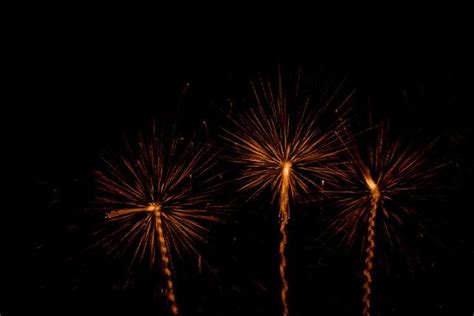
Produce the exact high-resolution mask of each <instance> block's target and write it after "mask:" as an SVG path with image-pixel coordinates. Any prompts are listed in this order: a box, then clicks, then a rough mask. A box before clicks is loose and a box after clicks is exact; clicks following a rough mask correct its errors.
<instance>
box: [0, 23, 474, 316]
mask: <svg viewBox="0 0 474 316" xmlns="http://www.w3.org/2000/svg"><path fill="white" fill-rule="evenodd" d="M214 27H215V28H219V24H216V25H215V26H214ZM143 28H145V27H143ZM143 28H142V27H139V26H137V25H134V26H133V27H132V26H125V25H124V26H123V27H115V26H114V25H113V23H106V22H103V23H97V22H94V23H92V22H91V21H89V20H87V19H77V20H74V22H71V21H68V18H67V17H64V18H61V19H58V20H55V21H51V20H48V21H46V20H44V21H40V22H39V23H38V24H35V25H32V26H31V27H28V28H27V29H26V30H25V31H24V36H22V38H21V40H18V42H21V48H18V49H17V50H16V51H17V53H18V54H17V56H16V57H17V58H18V59H19V61H18V62H17V63H15V65H18V67H17V71H15V76H14V77H12V78H14V79H12V81H14V84H16V83H19V84H20V85H19V86H20V87H21V88H20V89H15V91H17V92H15V95H16V96H15V98H13V99H11V100H10V102H11V104H10V105H8V104H5V105H4V106H5V107H4V110H3V113H4V118H3V121H5V124H4V126H3V128H4V129H5V132H4V137H6V138H7V139H8V140H7V143H6V144H7V146H8V147H10V148H11V149H6V148H5V147H4V154H5V155H9V156H10V155H11V157H9V158H11V159H12V161H13V164H6V165H4V169H6V171H7V174H8V175H10V174H11V175H13V176H14V178H15V180H14V181H13V182H11V183H12V186H13V187H14V189H13V190H14V191H16V192H15V193H14V195H13V196H15V199H12V200H13V201H10V203H12V206H11V207H9V208H8V209H4V210H3V211H2V213H6V214H2V215H3V216H5V220H2V224H4V225H6V228H5V229H3V233H2V245H4V247H3V246H2V247H3V249H4V251H2V261H3V263H2V281H1V284H2V288H3V289H2V298H1V300H0V314H1V315H2V316H8V315H20V314H22V315H28V314H29V315H76V314H77V315H91V314H101V315H121V314H124V315H167V310H166V308H165V306H164V304H165V302H166V301H165V299H164V297H163V296H162V295H161V294H160V289H161V283H160V276H159V273H158V271H157V270H155V271H150V270H147V269H145V268H138V269H137V270H136V271H135V272H134V273H133V274H132V275H130V274H128V272H127V261H126V260H124V259H123V258H111V257H107V256H106V255H105V253H104V251H103V249H101V248H100V247H92V248H91V247H90V246H91V244H92V243H93V241H94V237H93V232H94V231H95V230H96V229H97V226H98V225H100V223H101V220H102V217H101V214H100V213H98V212H95V210H94V199H95V194H96V192H95V171H96V170H98V169H99V168H101V166H102V165H101V159H102V157H103V156H104V155H105V154H108V153H114V152H117V151H118V150H119V149H120V148H121V147H120V146H121V142H122V141H123V138H124V137H125V138H128V139H131V138H132V137H133V135H134V133H136V132H137V131H143V132H146V131H147V130H149V127H150V126H151V124H152V120H153V118H155V119H156V121H157V122H165V124H170V123H176V126H177V129H178V130H179V131H181V132H182V133H183V134H184V135H186V137H191V135H201V136H202V135H205V136H206V137H207V138H208V139H209V140H212V141H214V142H216V144H217V145H218V146H221V145H223V142H222V139H221V138H220V135H221V133H222V128H223V127H226V126H228V125H229V118H228V114H229V113H230V112H232V111H234V112H235V111H240V110H242V109H245V108H246V106H249V105H251V98H250V96H251V93H250V85H249V83H250V81H251V80H254V79H257V78H259V76H264V77H269V78H275V77H276V73H277V69H278V67H281V69H283V73H284V74H288V76H290V77H291V76H292V74H295V73H296V72H298V71H299V70H301V71H302V74H303V78H304V82H305V84H306V85H307V86H308V87H313V88H310V89H309V90H311V92H312V94H313V100H314V101H315V104H317V102H318V99H319V100H320V98H322V97H324V95H323V94H324V92H325V91H334V89H335V88H337V86H338V85H339V84H340V83H341V82H342V81H343V80H345V81H344V84H343V86H342V89H341V90H340V92H339V93H338V94H337V98H339V99H342V98H343V97H344V96H346V95H348V94H349V93H350V92H351V91H353V90H355V93H354V96H353V98H352V99H351V102H350V106H351V108H352V109H353V113H354V114H353V117H354V118H356V119H357V118H361V119H364V118H366V117H367V115H368V109H370V110H371V111H372V114H373V116H374V118H375V119H377V120H383V119H390V122H391V126H392V131H393V132H394V133H395V134H398V135H402V136H404V137H407V138H410V139H412V140H413V141H414V142H415V143H416V145H418V146H420V147H422V146H423V145H426V144H427V143H428V142H429V141H430V140H432V139H437V145H436V148H435V150H434V151H433V153H432V155H433V157H430V159H431V160H432V161H433V163H445V164H446V166H445V167H444V168H443V170H442V172H440V174H439V177H437V178H436V179H435V180H433V181H434V182H433V188H436V189H435V190H434V191H435V194H434V195H435V196H434V197H430V198H429V199H428V201H425V203H420V206H419V209H418V211H419V215H420V218H421V220H422V222H423V224H424V228H425V230H426V231H425V232H423V236H421V235H420V234H421V233H419V232H413V231H411V227H407V231H406V232H400V234H406V238H404V240H405V241H406V242H404V243H403V244H402V245H401V246H399V247H398V248H397V249H393V250H390V249H384V251H382V250H381V253H382V252H383V253H384V257H382V256H381V257H380V258H378V259H377V260H376V267H375V281H374V282H375V284H374V296H373V300H374V315H472V313H473V312H474V305H473V303H472V297H474V296H473V291H472V284H473V283H474V280H473V273H472V267H473V266H474V260H473V256H474V244H473V239H472V221H471V219H472V214H471V213H472V206H471V203H470V201H471V199H472V189H473V188H472V183H473V181H472V180H473V179H472V167H473V164H472V162H473V159H472V154H471V150H470V149H471V143H472V127H471V126H472V123H471V115H470V114H469V112H468V109H469V108H470V106H471V103H472V101H471V100H466V99H465V98H463V97H462V96H463V95H464V94H466V89H471V87H470V86H469V85H468V84H467V80H466V78H468V73H467V70H466V69H467V60H468V58H467V55H468V54H467V52H466V51H464V50H463V48H462V45H461V44H462V40H461V39H459V38H457V37H456V36H454V35H452V34H451V33H450V32H447V33H445V34H442V35H440V34H437V35H436V36H435V35H433V36H431V35H430V34H428V33H427V32H426V30H420V31H416V32H413V31H410V30H401V29H400V30H399V31H397V32H394V33H390V34H389V33H384V35H383V39H382V38H381V37H382V36H378V35H376V34H365V33H359V32H356V31H355V30H351V29H350V28H349V29H348V30H346V31H343V32H340V33H339V32H338V34H337V35H333V34H332V33H331V34H329V33H327V32H325V31H324V29H321V28H320V27H316V26H314V32H313V31H312V30H313V29H312V28H311V27H305V32H304V33H302V32H300V30H297V29H296V27H295V29H294V30H293V29H291V31H290V30H289V29H284V28H282V27H276V28H273V27H270V26H262V27H255V28H253V27H248V28H246V29H240V30H235V29H234V30H233V31H229V32H226V31H223V32H215V33H213V34H211V32H210V31H209V30H198V29H194V28H193V27H192V25H191V26H189V27H183V29H178V28H177V29H173V30H168V31H167V30H165V29H159V28H158V29H159V31H157V32H156V33H155V32H153V31H152V30H150V29H147V31H146V32H145V31H144V30H143ZM210 28H211V29H212V27H210ZM434 33H436V32H434ZM18 47H20V46H18ZM471 74H472V73H471ZM230 104H232V106H233V108H232V109H230ZM10 106H11V107H12V110H11V115H13V118H9V115H10V114H8V115H7V113H8V112H7V110H6V107H10ZM315 106H316V105H315ZM10 145H11V146H10ZM232 168H235V167H232V165H230V164H229V163H227V162H226V161H222V162H221V163H220V164H219V166H218V167H216V172H220V173H222V175H223V179H224V180H223V186H222V187H223V189H222V191H223V192H222V193H221V194H220V196H218V197H216V199H218V200H219V201H230V200H232V202H233V205H232V206H229V211H228V213H227V214H226V216H225V218H224V219H223V222H222V223H221V224H218V225H214V226H212V229H211V233H210V236H209V241H208V243H207V244H205V245H202V246H201V249H202V256H203V257H202V258H203V261H205V262H206V263H207V264H203V265H202V267H201V269H199V268H198V265H197V258H195V257H190V258H184V259H183V260H182V261H178V262H176V266H175V270H176V274H175V283H176V292H177V300H178V303H179V305H180V309H181V312H182V315H228V316H231V315H248V316H250V315H279V313H280V305H279V286H280V284H279V279H278V265H277V262H278V254H277V245H278V240H279V237H278V218H277V206H276V205H271V204H270V202H269V201H270V198H269V196H267V195H263V196H261V197H260V198H258V199H256V200H253V201H250V202H245V203H244V201H245V197H242V199H241V200H240V203H236V201H239V198H238V197H237V198H236V194H235V192H236V188H237V186H238V184H236V183H233V182H232V177H233V176H235V174H236V173H237V172H238V170H237V169H232ZM16 196H18V198H16ZM4 199H5V198H4ZM6 199H10V198H9V197H8V196H7V197H6ZM332 212H333V209H332V208H331V205H330V204H327V203H325V202H322V203H318V202H311V203H304V204H302V205H299V206H294V207H292V217H291V221H290V224H289V247H288V249H289V250H288V269H289V270H288V271H289V272H288V275H289V284H290V286H289V288H290V315H361V297H362V274H361V270H362V268H363V264H362V262H363V259H362V254H361V252H360V247H357V246H356V247H354V248H353V249H345V248H342V247H338V246H337V243H336V242H335V241H333V240H329V239H326V238H325V237H324V235H323V232H324V230H325V229H326V224H327V220H328V218H329V217H330V216H331V214H332ZM420 236H421V237H420ZM4 280H5V281H4ZM32 308H33V309H34V312H27V310H30V309H32Z"/></svg>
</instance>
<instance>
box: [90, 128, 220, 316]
mask: <svg viewBox="0 0 474 316" xmlns="http://www.w3.org/2000/svg"><path fill="white" fill-rule="evenodd" d="M208 147H209V146H200V147H197V146H195V145H194V144H193V143H192V142H188V143H187V142H186V141H184V139H183V138H179V137H160V138H158V137H157V135H156V132H155V129H153V133H152V137H151V138H145V137H143V136H142V137H139V141H138V143H137V146H135V147H133V146H130V145H128V144H126V150H125V153H124V154H123V155H121V156H120V158H119V159H118V160H117V161H116V162H111V161H106V168H105V169H104V171H103V172H100V173H99V176H98V189H99V191H98V192H99V194H98V202H99V203H100V204H101V205H103V207H104V208H105V210H106V212H107V216H106V217H107V219H108V221H109V222H110V224H112V226H113V228H114V231H113V232H112V233H111V234H109V235H108V236H107V237H105V238H104V239H102V240H101V244H102V245H103V246H105V247H107V248H108V249H109V250H108V251H109V253H114V252H115V253H116V254H117V255H121V254H124V253H125V252H126V251H127V250H129V251H130V252H131V254H132V261H131V264H130V267H131V266H132V265H133V264H134V263H137V262H140V261H142V260H143V259H144V258H146V257H147V258H149V263H150V265H151V266H152V265H155V264H157V265H159V267H160V270H161V272H162V273H163V276H164V278H165V288H166V297H167V299H168V302H169V308H170V311H171V312H172V314H173V315H178V305H177V303H176V299H175V294H174V285H173V280H172V264H171V262H172V253H176V254H178V255H181V254H182V252H183V251H187V252H191V253H197V249H196V247H195V245H196V244H197V243H198V242H202V241H204V240H205V235H206V233H207V228H206V225H205V222H209V221H217V218H216V217H215V216H214V215H213V213H212V212H210V210H211V209H212V208H211V207H210V204H209V203H210V200H211V197H212V195H213V193H214V190H213V186H212V185H210V183H212V180H213V178H214V177H213V176H212V175H210V174H211V173H210V171H211V170H212V168H213V166H214V162H213V157H212V155H209V150H208V149H209V148H208ZM203 178H205V179H206V180H204V181H199V179H203Z"/></svg>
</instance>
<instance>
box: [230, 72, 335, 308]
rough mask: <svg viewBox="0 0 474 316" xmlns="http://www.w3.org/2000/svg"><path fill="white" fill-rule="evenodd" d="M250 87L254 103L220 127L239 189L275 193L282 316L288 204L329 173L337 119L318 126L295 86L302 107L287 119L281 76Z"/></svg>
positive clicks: (285, 305)
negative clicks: (236, 168) (226, 126)
mask: <svg viewBox="0 0 474 316" xmlns="http://www.w3.org/2000/svg"><path fill="white" fill-rule="evenodd" d="M252 90H253V94H254V96H255V100H256V107H255V108H253V109H251V110H250V111H249V112H247V113H244V114H241V115H240V116H238V117H237V118H236V119H234V120H233V123H234V128H233V129H227V130H226V136H225V139H226V140H227V141H229V143H230V144H231V145H233V148H234V151H235V153H236V155H235V156H234V157H233V160H234V162H235V163H237V164H239V165H241V166H242V167H243V173H242V176H241V177H240V178H239V180H241V181H242V183H243V185H242V187H241V189H242V190H251V191H252V193H251V198H252V197H255V196H256V195H258V194H260V193H261V192H263V191H265V190H267V189H270V190H271V192H272V194H273V200H274V201H275V200H276V199H277V196H278V197H279V216H280V234H281V240H280V246H279V255H280V265H279V271H280V277H281V282H282V288H281V304H282V309H283V312H282V314H283V315H284V316H287V315H288V283H287V280H286V256H285V252H286V244H287V224H288V221H289V218H290V202H291V200H293V201H295V200H298V199H299V198H300V197H301V195H302V194H305V193H309V191H310V190H311V189H313V188H314V187H318V186H319V185H320V183H321V182H322V181H324V180H327V179H330V178H331V177H333V176H334V169H333V168H332V167H331V166H330V162H332V161H333V159H335V158H336V157H337V156H338V152H339V151H340V150H342V148H341V147H342V146H340V142H339V140H338V138H337V136H336V134H335V133H334V128H335V126H336V125H337V124H338V123H337V124H332V125H331V126H329V127H328V129H327V130H323V129H322V127H321V126H318V123H319V120H318V118H319V115H313V114H312V113H310V111H309V110H308V105H309V102H310V99H309V98H308V97H302V96H300V95H299V94H298V87H297V89H296V93H295V94H296V98H295V100H294V101H295V102H297V104H298V105H302V111H301V112H300V113H299V115H298V116H296V117H295V119H294V118H293V117H291V118H290V115H289V113H288V102H289V100H288V95H287V94H285V91H284V88H283V85H282V80H281V75H280V76H279V80H278V84H277V88H274V87H273V86H272V84H271V83H270V82H265V81H263V80H260V81H259V84H255V83H252ZM291 101H293V100H291ZM297 104H294V105H297ZM294 105H293V104H292V106H294ZM319 114H321V113H319ZM336 122H339V121H336ZM328 131H329V132H328Z"/></svg>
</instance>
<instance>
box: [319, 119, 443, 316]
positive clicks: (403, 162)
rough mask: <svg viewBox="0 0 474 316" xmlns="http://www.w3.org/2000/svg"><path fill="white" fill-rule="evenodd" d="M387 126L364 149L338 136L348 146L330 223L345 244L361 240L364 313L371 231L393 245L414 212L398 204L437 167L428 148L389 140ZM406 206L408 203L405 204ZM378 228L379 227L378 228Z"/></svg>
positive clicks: (352, 139)
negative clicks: (430, 160) (337, 210)
mask: <svg viewBox="0 0 474 316" xmlns="http://www.w3.org/2000/svg"><path fill="white" fill-rule="evenodd" d="M387 131H388V128H386V127H385V126H383V125H382V126H381V127H380V129H379V132H378V133H377V135H376V138H375V139H374V140H373V141H370V140H369V141H368V142H367V145H368V147H367V150H366V151H362V150H360V146H357V145H355V143H356V142H355V137H353V136H350V135H347V133H346V136H345V137H341V140H342V142H343V143H344V144H345V145H346V146H347V147H350V148H348V150H347V151H345V154H346V155H347V162H345V163H344V164H343V165H342V167H341V168H340V172H339V174H340V176H339V177H338V178H337V179H338V181H336V182H333V183H332V184H334V185H335V186H336V187H337V188H336V189H335V190H326V193H327V194H329V195H331V194H334V201H335V203H336V204H337V206H338V207H339V208H340V209H341V212H340V213H339V214H338V216H337V217H336V219H335V220H334V222H333V223H332V225H331V229H332V230H333V231H334V233H337V234H340V235H341V236H342V238H343V241H344V242H345V243H347V244H348V245H350V244H352V243H354V241H355V240H356V239H357V238H358V237H360V236H359V235H362V236H365V237H362V238H364V239H365V261H364V266H365V267H364V272H363V276H364V286H363V290H364V295H363V315H364V316H369V315H370V310H371V293H372V270H373V266H374V257H375V245H376V242H375V240H376V238H375V235H376V232H378V231H379V230H381V231H382V232H383V234H384V235H385V237H386V238H387V239H388V241H389V243H390V244H393V243H394V242H397V241H398V236H397V227H399V226H400V225H403V223H404V221H405V220H406V218H407V216H410V215H413V214H414V209H413V208H410V207H409V205H407V203H405V202H402V201H413V200H415V199H416V198H417V197H419V194H420V191H421V190H423V189H426V188H429V186H430V179H431V178H432V177H433V176H434V175H435V171H436V170H437V169H438V167H435V168H429V164H428V161H427V154H426V152H427V149H428V148H426V150H416V149H414V148H413V147H405V146H402V144H401V142H400V140H391V139H390V138H389V136H388V132H387ZM408 204H409V203H408ZM379 228H380V229H379Z"/></svg>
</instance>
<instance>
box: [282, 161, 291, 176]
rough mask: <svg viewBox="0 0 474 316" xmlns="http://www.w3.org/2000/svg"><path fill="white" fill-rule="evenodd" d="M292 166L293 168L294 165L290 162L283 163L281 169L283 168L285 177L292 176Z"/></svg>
mask: <svg viewBox="0 0 474 316" xmlns="http://www.w3.org/2000/svg"><path fill="white" fill-rule="evenodd" d="M291 166H292V164H291V162H290V161H283V162H282V164H281V168H282V171H283V175H284V176H285V177H287V176H288V175H289V174H290V170H291Z"/></svg>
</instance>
